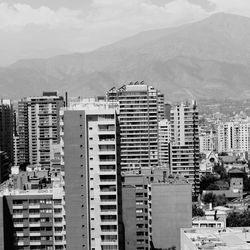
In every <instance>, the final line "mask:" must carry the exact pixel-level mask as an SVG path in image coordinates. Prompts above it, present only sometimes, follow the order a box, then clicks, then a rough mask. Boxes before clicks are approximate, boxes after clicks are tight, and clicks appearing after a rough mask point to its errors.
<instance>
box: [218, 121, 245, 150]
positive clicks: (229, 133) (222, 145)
mask: <svg viewBox="0 0 250 250" xmlns="http://www.w3.org/2000/svg"><path fill="white" fill-rule="evenodd" d="M217 134H218V152H219V153H220V152H249V150H250V122H249V121H248V120H240V121H233V122H221V123H220V124H219V125H218V133H217Z"/></svg>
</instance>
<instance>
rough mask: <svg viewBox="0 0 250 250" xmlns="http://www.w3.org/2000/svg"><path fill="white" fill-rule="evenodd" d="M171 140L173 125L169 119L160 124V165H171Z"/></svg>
mask: <svg viewBox="0 0 250 250" xmlns="http://www.w3.org/2000/svg"><path fill="white" fill-rule="evenodd" d="M170 140H171V124H170V121H169V120H167V119H163V120H161V121H160V122H159V165H161V166H164V165H166V164H168V163H169V150H170V149H169V144H170Z"/></svg>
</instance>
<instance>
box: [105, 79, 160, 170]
mask: <svg viewBox="0 0 250 250" xmlns="http://www.w3.org/2000/svg"><path fill="white" fill-rule="evenodd" d="M107 100H108V101H118V102H119V120H120V136H121V168H122V170H129V169H131V168H136V167H138V166H139V167H142V168H143V167H148V166H157V165H158V163H159V148H158V140H159V137H158V136H159V133H158V131H159V129H158V124H159V121H160V120H162V119H164V95H163V94H161V93H160V91H159V90H157V89H155V88H153V87H152V86H148V85H146V84H144V82H135V83H130V84H127V85H124V86H122V87H121V88H119V89H116V88H112V89H111V90H109V91H108V92H107Z"/></svg>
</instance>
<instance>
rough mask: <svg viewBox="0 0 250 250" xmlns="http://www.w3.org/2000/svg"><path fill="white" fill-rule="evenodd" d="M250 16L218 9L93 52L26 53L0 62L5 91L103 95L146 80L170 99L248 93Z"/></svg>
mask: <svg viewBox="0 0 250 250" xmlns="http://www.w3.org/2000/svg"><path fill="white" fill-rule="evenodd" d="M249 31H250V18H247V17H242V16H237V15H232V14H225V13H217V14H214V15H212V16H210V17H208V18H207V19H204V20H202V21H199V22H196V23H190V24H186V25H183V26H180V27H174V28H167V29H159V30H151V31H145V32H142V33H139V34H137V35H135V36H133V37H129V38H127V39H124V40H122V41H119V42H116V43H114V44H111V45H108V46H105V47H103V48H100V49H98V50H95V51H92V52H89V53H75V54H68V55H61V56H56V57H52V58H48V59H27V60H20V61H18V62H16V63H14V64H12V65H10V66H8V67H2V68H0V96H1V97H8V98H12V99H17V98H21V97H23V96H30V95H40V94H41V93H42V91H44V90H58V91H59V92H60V93H61V94H63V93H64V92H65V91H67V92H68V94H69V95H70V96H95V95H104V94H105V92H106V91H107V90H109V89H110V88H112V87H113V86H117V87H120V86H122V85H123V84H126V83H129V82H131V81H142V80H144V82H145V83H147V84H149V85H152V86H155V87H156V88H159V89H160V90H161V91H162V92H163V93H164V94H165V96H166V99H168V100H170V101H177V100H181V99H211V98H213V99H221V98H231V99H247V98H250V32H249Z"/></svg>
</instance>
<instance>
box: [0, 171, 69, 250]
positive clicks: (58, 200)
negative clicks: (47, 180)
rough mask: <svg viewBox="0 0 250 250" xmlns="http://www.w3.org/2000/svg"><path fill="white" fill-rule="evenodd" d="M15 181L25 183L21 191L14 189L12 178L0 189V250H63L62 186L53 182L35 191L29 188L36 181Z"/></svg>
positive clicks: (64, 243)
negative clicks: (0, 222) (0, 221)
mask: <svg viewBox="0 0 250 250" xmlns="http://www.w3.org/2000/svg"><path fill="white" fill-rule="evenodd" d="M23 174H24V175H25V172H24V173H23ZM31 176H34V173H33V174H32V175H31ZM13 177H14V176H13ZM15 177H18V176H15ZM18 178H19V179H22V184H24V183H25V184H24V185H25V188H23V185H21V188H22V189H20V188H17V187H15V186H14V185H13V183H14V182H15V181H14V179H12V180H9V181H7V182H5V183H4V184H2V186H1V188H0V189H1V190H0V220H1V218H2V224H1V230H0V239H2V241H1V243H0V246H1V247H2V248H1V249H3V250H9V249H13V250H15V249H18V250H21V249H22V250H29V249H34V250H55V249H58V250H59V249H60V250H61V249H62V250H64V249H66V233H65V227H66V225H65V210H64V207H65V202H64V190H63V186H62V184H61V183H60V182H55V183H52V184H51V185H50V186H48V187H44V188H39V189H38V188H37V187H36V186H35V187H34V185H32V183H33V181H36V180H32V179H29V178H28V181H24V180H25V179H24V178H23V176H21V175H20V176H19V177H18ZM33 184H34V183H33ZM1 244H2V245H1Z"/></svg>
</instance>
